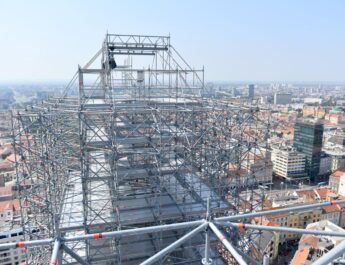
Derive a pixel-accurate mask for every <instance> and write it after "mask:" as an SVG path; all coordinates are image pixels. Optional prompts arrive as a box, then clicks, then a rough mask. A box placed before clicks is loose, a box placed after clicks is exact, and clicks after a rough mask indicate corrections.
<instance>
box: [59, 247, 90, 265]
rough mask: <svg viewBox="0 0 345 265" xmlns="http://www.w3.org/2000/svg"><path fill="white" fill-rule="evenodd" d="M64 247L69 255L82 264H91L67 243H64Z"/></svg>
mask: <svg viewBox="0 0 345 265" xmlns="http://www.w3.org/2000/svg"><path fill="white" fill-rule="evenodd" d="M62 248H63V250H64V251H65V252H66V253H67V254H68V255H70V256H71V257H72V258H74V259H75V260H76V261H77V262H79V263H80V264H81V265H90V263H88V262H86V261H85V260H83V259H82V258H81V257H80V256H79V255H78V254H77V253H75V252H74V251H73V250H72V249H70V248H69V247H67V246H66V245H62Z"/></svg>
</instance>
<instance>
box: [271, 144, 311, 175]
mask: <svg viewBox="0 0 345 265" xmlns="http://www.w3.org/2000/svg"><path fill="white" fill-rule="evenodd" d="M272 163H273V173H274V174H275V175H277V176H279V177H283V178H286V179H289V180H290V179H301V178H305V177H306V174H305V155H304V154H303V153H301V152H298V151H296V150H295V149H293V148H291V147H286V148H279V149H278V148H275V149H273V151H272Z"/></svg>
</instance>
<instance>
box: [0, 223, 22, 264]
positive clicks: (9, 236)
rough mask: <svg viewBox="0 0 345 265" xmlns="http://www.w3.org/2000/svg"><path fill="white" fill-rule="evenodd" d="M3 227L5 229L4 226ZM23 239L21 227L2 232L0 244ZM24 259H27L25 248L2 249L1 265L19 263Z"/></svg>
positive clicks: (0, 251)
mask: <svg viewBox="0 0 345 265" xmlns="http://www.w3.org/2000/svg"><path fill="white" fill-rule="evenodd" d="M1 229H3V227H2V228H1ZM4 230H5V229H4ZM23 240H24V237H23V230H22V229H21V228H18V229H12V230H7V231H1V232H0V244H3V243H12V242H18V241H23ZM23 261H25V248H8V249H3V250H0V264H1V265H7V264H9V265H11V264H12V265H18V264H20V263H21V262H23Z"/></svg>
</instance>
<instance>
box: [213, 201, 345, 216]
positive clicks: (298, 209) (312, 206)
mask: <svg viewBox="0 0 345 265" xmlns="http://www.w3.org/2000/svg"><path fill="white" fill-rule="evenodd" d="M337 204H345V200H337V201H331V202H322V203H314V204H307V205H301V206H294V207H287V208H281V209H277V210H269V211H261V212H256V213H244V214H237V215H232V216H224V217H218V218H215V219H214V220H216V221H232V220H239V219H245V218H254V217H259V216H266V215H272V214H277V213H286V212H288V213H290V212H302V211H305V210H311V209H317V208H321V207H324V206H330V205H337Z"/></svg>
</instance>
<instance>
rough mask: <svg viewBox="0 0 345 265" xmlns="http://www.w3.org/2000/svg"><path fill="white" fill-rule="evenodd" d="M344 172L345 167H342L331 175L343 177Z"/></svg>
mask: <svg viewBox="0 0 345 265" xmlns="http://www.w3.org/2000/svg"><path fill="white" fill-rule="evenodd" d="M344 174H345V167H341V168H338V169H337V170H335V171H333V173H332V175H331V177H341V176H342V175H344Z"/></svg>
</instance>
